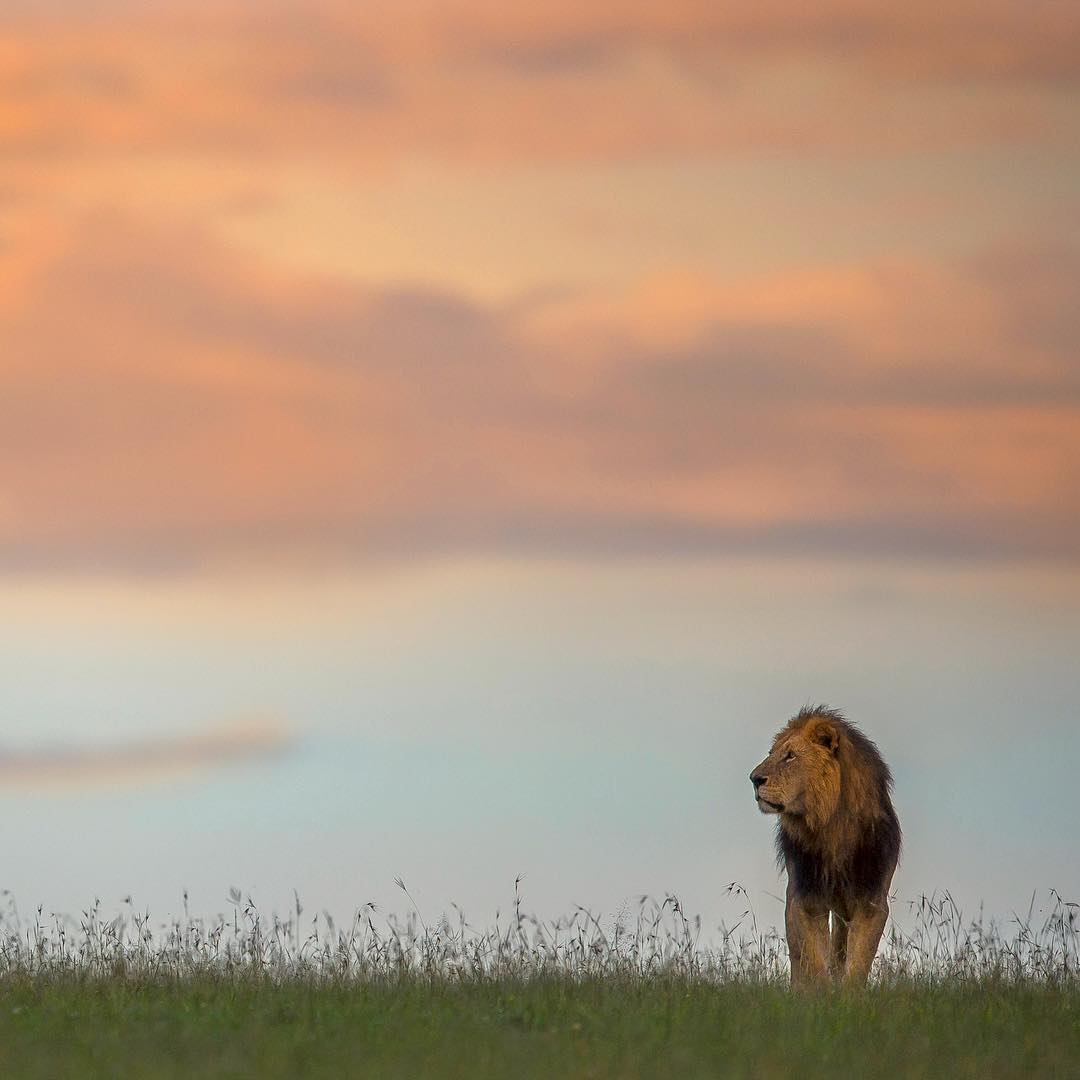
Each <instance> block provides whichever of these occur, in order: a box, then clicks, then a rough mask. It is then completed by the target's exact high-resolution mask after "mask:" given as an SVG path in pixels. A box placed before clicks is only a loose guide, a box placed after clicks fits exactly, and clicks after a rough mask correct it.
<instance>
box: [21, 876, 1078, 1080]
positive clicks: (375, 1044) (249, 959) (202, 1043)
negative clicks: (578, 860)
mask: <svg viewBox="0 0 1080 1080" xmlns="http://www.w3.org/2000/svg"><path fill="white" fill-rule="evenodd" d="M401 888H402V890H403V891H404V889H405V887H404V884H401ZM729 892H730V894H731V896H732V898H733V899H734V900H735V901H736V902H737V904H738V907H739V908H740V909H742V908H744V906H745V910H742V912H741V914H739V915H738V917H737V919H736V922H735V925H734V926H732V927H730V928H729V927H726V926H724V925H721V926H720V927H718V928H716V930H714V931H713V932H712V933H709V934H706V933H704V931H703V928H702V926H701V924H700V922H699V921H698V920H694V919H690V918H688V917H687V916H686V914H685V913H684V911H683V909H682V906H681V905H680V904H679V902H678V900H677V899H676V898H675V897H673V896H669V897H667V898H666V899H665V900H663V901H662V902H650V901H647V900H643V901H642V902H641V903H640V904H639V906H638V908H637V910H636V913H634V912H631V913H629V914H627V913H625V912H624V913H621V914H620V915H619V916H616V917H614V918H613V919H608V920H601V919H598V918H596V917H595V916H593V915H592V914H590V913H589V912H586V911H582V910H581V909H578V910H577V911H575V912H574V913H573V914H572V915H571V916H570V917H569V918H565V919H560V920H556V921H554V922H542V921H540V920H537V919H535V918H532V917H530V916H527V915H525V914H524V913H523V911H522V908H521V897H520V893H519V892H517V890H516V889H515V894H514V902H513V906H512V909H511V912H510V915H509V918H505V919H503V920H501V921H500V920H497V921H496V923H495V925H493V926H489V927H486V928H476V927H473V926H471V925H470V924H469V923H468V921H467V920H466V919H465V917H464V916H463V915H462V914H461V913H460V912H456V913H455V916H454V918H448V917H446V916H443V917H440V918H438V919H437V920H432V921H430V922H425V920H424V919H423V918H422V917H421V915H420V912H419V910H418V909H417V908H416V906H415V904H412V898H411V897H408V893H407V891H405V895H406V896H407V897H408V899H409V901H410V904H411V905H412V912H411V914H410V915H409V916H408V917H407V918H406V919H404V920H401V919H397V918H395V917H393V916H389V917H386V916H384V915H382V914H381V913H378V912H376V910H375V908H374V907H373V906H372V905H371V904H366V905H364V906H363V907H362V908H360V909H359V911H357V913H356V915H355V917H354V919H353V920H352V922H351V923H349V924H348V925H345V926H339V925H337V924H335V923H334V921H333V920H332V919H330V918H329V917H328V916H326V915H325V914H322V915H315V916H311V915H305V914H304V909H303V906H302V905H301V904H300V902H299V900H297V902H296V904H295V906H294V908H293V910H292V911H290V912H289V913H288V915H287V916H286V917H284V918H280V917H278V916H275V915H270V916H269V917H267V916H265V915H264V914H262V913H260V911H259V910H258V909H257V907H256V905H255V904H254V903H253V902H252V901H251V900H250V899H247V900H245V899H244V898H243V897H241V895H240V894H239V893H238V892H233V893H232V896H231V904H232V910H231V912H230V913H229V914H228V915H220V916H217V917H215V918H213V919H209V920H204V919H200V918H197V917H193V916H192V915H191V914H190V913H189V912H188V911H187V910H186V904H185V910H184V913H183V915H182V916H174V917H172V918H171V919H170V920H168V921H166V922H164V923H155V922H153V921H152V920H151V918H150V916H149V914H148V913H146V912H139V911H138V910H137V909H135V907H134V905H132V904H130V903H129V904H128V905H127V906H126V908H125V910H124V911H123V912H122V913H121V914H119V915H117V916H115V917H112V918H105V917H103V916H102V914H101V912H100V907H99V905H98V904H97V903H96V902H95V903H94V904H92V905H90V906H89V907H88V909H87V910H86V911H83V912H82V913H81V916H80V917H79V918H67V917H62V916H56V915H53V916H51V917H50V916H47V915H46V914H45V913H44V911H43V909H40V908H39V909H38V910H37V912H36V913H35V914H34V916H33V918H32V919H30V920H24V919H23V918H22V917H21V916H20V914H19V911H18V909H17V907H16V906H15V904H14V902H13V901H9V906H8V909H7V911H6V912H0V1078H5V1080H6V1078H7V1077H43V1078H44V1077H48V1078H50V1080H53V1078H60V1077H79V1078H83V1077H155V1078H158V1077H160V1078H168V1077H191V1076H198V1077H271V1078H272V1077H290V1078H291V1077H309V1076H310V1077H324V1076H325V1077H331V1076H333V1077H338V1076H365V1075H370V1076H378V1077H416V1076H451V1077H453V1076H460V1077H469V1078H473V1077H478V1078H483V1077H503V1076H505V1077H526V1078H527V1077H541V1076H542V1077H548V1076H557V1077H578V1076H580V1077H620V1078H621V1077H631V1078H632V1077H652V1076H657V1077H680V1078H683V1077H712V1076H734V1077H739V1076H745V1077H753V1078H755V1080H765V1078H769V1077H776V1078H787V1077H791V1076H799V1077H813V1076H843V1077H851V1078H862V1077H876V1076H888V1077H890V1078H891V1077H909V1076H910V1077H916V1076H918V1077H921V1076H933V1077H938V1076H940V1077H949V1078H953V1077H972V1078H976V1077H978V1078H982V1077H994V1076H1004V1077H1012V1076H1015V1077H1028V1076H1038V1077H1039V1078H1040V1080H1048V1078H1053V1077H1080V977H1078V975H1080V918H1078V911H1080V907H1078V905H1077V904H1075V903H1071V902H1066V901H1064V900H1063V899H1062V898H1061V897H1060V896H1058V895H1057V894H1056V893H1053V892H1051V893H1050V894H1049V896H1048V897H1047V898H1045V899H1043V900H1041V901H1040V900H1037V899H1036V898H1035V897H1033V898H1032V902H1031V906H1030V908H1029V910H1028V912H1027V913H1026V915H1020V916H1015V915H1014V916H1012V917H1011V918H1010V919H1009V920H1008V921H1007V922H1006V924H1005V925H1004V927H1002V926H1001V925H999V924H997V923H996V922H994V921H989V922H986V921H984V920H983V919H982V917H981V916H980V917H977V918H976V919H974V920H968V919H966V918H965V917H964V916H963V915H962V913H961V912H960V910H959V909H958V908H957V906H956V905H955V903H953V901H952V898H951V897H950V896H949V895H948V894H947V893H945V894H942V895H940V896H936V897H920V898H919V900H918V901H915V902H913V903H911V904H910V905H900V904H897V903H894V905H893V910H894V913H895V912H896V911H898V910H901V911H902V912H903V914H904V915H905V917H906V921H905V922H904V923H902V924H897V923H891V924H890V927H889V930H888V931H887V933H886V936H885V939H884V940H883V942H882V946H881V950H880V953H879V956H878V959H877V961H876V962H875V967H874V973H873V976H872V985H871V987H870V988H869V989H868V990H864V991H859V992H839V991H829V992H819V993H816V994H796V993H792V992H791V991H790V990H789V989H788V987H787V950H786V946H785V943H784V940H783V936H782V935H780V934H779V933H777V932H776V931H775V930H774V929H764V930H762V929H760V928H759V926H758V923H757V921H756V919H755V917H754V914H753V911H752V909H751V907H750V906H749V903H748V901H747V899H746V895H745V893H744V892H743V891H742V890H741V889H740V888H739V887H738V886H734V885H733V886H732V887H731V889H730V890H729ZM905 908H906V911H905V910H904V909H905Z"/></svg>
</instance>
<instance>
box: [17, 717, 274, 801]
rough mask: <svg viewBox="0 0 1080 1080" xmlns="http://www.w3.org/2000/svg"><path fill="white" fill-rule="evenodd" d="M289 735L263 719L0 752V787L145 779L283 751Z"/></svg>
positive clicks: (95, 783)
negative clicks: (189, 730)
mask: <svg viewBox="0 0 1080 1080" xmlns="http://www.w3.org/2000/svg"><path fill="white" fill-rule="evenodd" d="M290 742H291V739H290V737H289V736H288V735H286V733H285V732H284V730H283V729H282V728H281V727H279V726H278V725H276V724H271V723H268V722H266V721H248V722H245V723H238V724H230V725H223V726H222V727H220V728H218V729H216V730H211V731H206V732H203V733H201V734H196V735H189V736H173V737H165V738H158V739H138V740H131V741H130V742H125V743H116V744H109V745H104V746H93V747H91V746H84V747H56V748H42V749H37V750H12V749H8V750H6V751H0V786H5V787H53V786H63V787H84V786H96V785H99V784H107V785H109V786H114V785H116V784H131V783H135V784H138V783H146V782H151V781H157V780H161V779H164V778H167V777H170V776H174V775H183V774H188V773H192V772H202V771H204V770H209V769H215V768H220V767H222V766H226V765H231V764H235V763H238V762H245V761H252V760H257V759H259V758H265V757H271V756H275V755H278V754H280V753H283V752H284V751H285V750H287V749H288V748H289V745H290Z"/></svg>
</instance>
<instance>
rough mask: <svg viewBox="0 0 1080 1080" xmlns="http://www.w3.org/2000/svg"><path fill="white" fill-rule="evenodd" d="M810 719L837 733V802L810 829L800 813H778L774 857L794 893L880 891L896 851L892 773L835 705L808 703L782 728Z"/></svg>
mask: <svg viewBox="0 0 1080 1080" xmlns="http://www.w3.org/2000/svg"><path fill="white" fill-rule="evenodd" d="M815 718H819V719H824V720H827V721H829V723H831V724H832V725H833V727H834V728H835V729H836V731H837V733H838V734H839V745H838V747H837V751H836V753H837V758H838V760H839V764H840V800H839V804H838V806H837V808H836V811H835V812H834V813H833V814H832V816H831V817H830V818H829V819H828V821H827V822H826V823H825V825H824V826H823V827H821V828H820V829H817V830H815V831H811V830H810V829H808V828H807V827H806V825H805V824H804V822H803V820H802V819H801V818H794V817H789V816H787V815H783V816H782V817H781V820H780V822H779V824H778V827H777V833H776V851H777V860H778V862H779V863H780V864H781V865H782V866H783V865H786V866H787V868H788V875H789V878H790V880H791V882H792V884H793V885H794V887H795V890H796V892H797V893H799V894H803V895H805V894H816V895H829V894H832V893H836V892H843V893H849V894H852V895H870V894H873V893H875V892H877V891H878V890H880V888H881V886H882V884H883V882H884V881H885V880H886V878H887V876H888V875H890V874H891V872H892V869H893V867H895V865H896V861H897V859H898V857H899V854H900V846H901V832H900V822H899V820H898V819H897V816H896V811H895V810H894V808H893V804H892V794H891V793H892V774H891V773H890V772H889V767H888V766H887V765H886V764H885V762H884V760H883V759H882V757H881V754H880V753H879V751H878V748H877V747H876V746H875V745H874V743H873V742H872V741H871V740H870V739H868V738H867V737H866V736H865V735H864V734H863V733H862V732H861V731H859V729H858V728H857V727H856V726H855V725H854V724H852V723H851V722H850V721H848V720H846V719H845V718H844V716H843V715H842V714H841V713H840V712H839V711H837V710H836V709H830V708H826V707H825V706H817V705H808V706H806V707H804V708H803V709H801V710H800V711H799V713H798V714H797V715H796V716H795V717H794V718H793V719H792V720H791V722H790V723H789V724H788V726H787V728H786V729H785V730H789V731H790V730H798V729H800V728H802V727H803V726H804V725H806V724H807V723H808V722H809V721H811V720H814V719H815Z"/></svg>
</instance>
